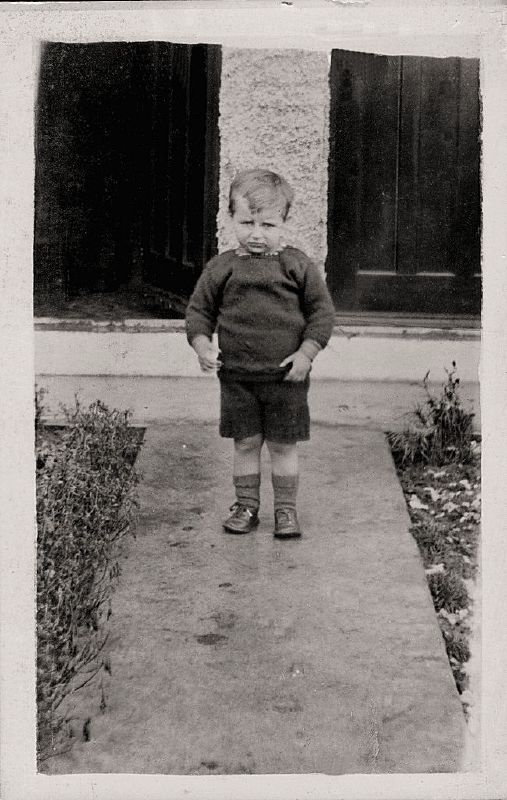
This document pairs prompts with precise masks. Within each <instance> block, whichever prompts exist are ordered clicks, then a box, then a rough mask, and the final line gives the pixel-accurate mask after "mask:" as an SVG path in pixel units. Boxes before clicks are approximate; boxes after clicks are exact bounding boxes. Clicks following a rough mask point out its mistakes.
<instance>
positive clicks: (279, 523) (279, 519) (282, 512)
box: [266, 441, 301, 538]
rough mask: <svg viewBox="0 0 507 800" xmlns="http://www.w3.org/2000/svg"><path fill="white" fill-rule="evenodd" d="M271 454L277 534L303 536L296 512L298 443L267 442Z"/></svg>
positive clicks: (282, 536)
mask: <svg viewBox="0 0 507 800" xmlns="http://www.w3.org/2000/svg"><path fill="white" fill-rule="evenodd" d="M266 444H267V446H268V450H269V453H270V456H271V470H272V480H273V493H274V506H275V531H274V533H275V536H277V537H279V538H290V537H295V536H301V529H300V527H299V522H298V518H297V514H296V499H297V490H298V478H299V475H298V451H297V444H296V443H293V444H282V443H281V442H271V441H267V442H266Z"/></svg>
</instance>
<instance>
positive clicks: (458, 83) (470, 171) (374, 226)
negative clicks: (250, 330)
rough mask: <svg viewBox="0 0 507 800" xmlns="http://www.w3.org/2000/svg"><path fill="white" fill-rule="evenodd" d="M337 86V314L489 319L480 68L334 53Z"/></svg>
mask: <svg viewBox="0 0 507 800" xmlns="http://www.w3.org/2000/svg"><path fill="white" fill-rule="evenodd" d="M330 82H331V141H330V162H329V163H330V170H329V217H328V252H329V257H328V264H327V272H328V280H329V285H330V289H331V291H332V293H333V296H334V299H335V303H336V306H337V308H338V309H339V310H343V311H372V312H391V313H396V312H403V313H412V314H421V313H422V314H453V315H459V314H472V315H473V314H479V313H480V297H481V287H480V178H479V174H480V169H479V163H480V140H479V135H480V107H479V62H478V61H477V60H476V59H459V58H447V59H437V58H426V57H424V58H423V57H412V56H410V57H405V56H403V57H401V56H399V57H397V56H378V55H371V54H364V53H354V52H348V51H342V50H334V51H333V54H332V60H331V75H330Z"/></svg>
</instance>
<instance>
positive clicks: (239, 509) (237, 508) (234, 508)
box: [229, 503, 254, 517]
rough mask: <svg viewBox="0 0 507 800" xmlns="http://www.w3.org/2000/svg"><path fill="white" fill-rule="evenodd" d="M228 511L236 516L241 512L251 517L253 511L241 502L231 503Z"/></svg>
mask: <svg viewBox="0 0 507 800" xmlns="http://www.w3.org/2000/svg"><path fill="white" fill-rule="evenodd" d="M229 511H232V513H233V514H234V515H235V516H238V517H239V516H241V515H242V514H248V516H249V517H253V515H254V514H253V511H252V510H251V509H250V508H248V506H244V505H242V503H233V504H232V506H231V507H230V509H229Z"/></svg>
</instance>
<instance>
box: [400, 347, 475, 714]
mask: <svg viewBox="0 0 507 800" xmlns="http://www.w3.org/2000/svg"><path fill="white" fill-rule="evenodd" d="M428 378H429V374H426V376H425V377H424V379H423V386H424V389H425V392H426V401H425V402H424V403H423V404H421V405H419V406H417V407H416V409H415V410H414V411H413V412H411V415H410V416H411V421H410V424H409V425H408V426H407V427H406V428H405V430H403V431H402V432H391V433H389V434H388V436H389V441H390V445H391V449H392V453H393V457H394V461H395V464H396V468H397V471H398V475H399V478H400V481H401V484H402V488H403V491H404V494H405V498H406V501H407V506H408V510H409V513H410V517H411V521H412V526H411V531H412V534H413V536H414V538H415V540H416V542H417V544H418V547H419V550H420V552H421V556H422V559H423V563H424V567H425V571H426V577H427V580H428V585H429V588H430V591H431V595H432V598H433V605H434V607H435V611H436V613H437V615H438V621H439V624H440V628H441V631H442V635H443V637H444V641H445V646H446V649H447V654H448V657H449V661H450V664H451V668H452V671H453V674H454V678H455V681H456V685H457V688H458V691H459V692H460V695H461V699H462V702H463V707H464V710H465V713H467V714H468V711H469V706H470V705H471V704H472V703H473V696H472V694H471V691H470V687H469V675H468V672H467V668H466V662H467V661H468V660H469V658H470V639H471V636H472V625H471V618H472V607H473V591H474V585H475V580H476V577H477V570H478V567H477V562H478V549H479V535H480V506H481V495H480V451H481V445H480V437H479V435H478V434H477V433H475V432H474V424H473V422H474V419H473V418H474V415H473V413H471V412H470V411H468V410H467V409H466V408H465V407H464V406H463V403H462V400H461V397H460V394H459V378H458V377H457V376H456V363H455V362H452V369H451V370H447V380H446V382H445V384H444V385H443V386H442V391H441V393H440V395H435V394H433V393H432V391H431V390H430V388H429V384H428Z"/></svg>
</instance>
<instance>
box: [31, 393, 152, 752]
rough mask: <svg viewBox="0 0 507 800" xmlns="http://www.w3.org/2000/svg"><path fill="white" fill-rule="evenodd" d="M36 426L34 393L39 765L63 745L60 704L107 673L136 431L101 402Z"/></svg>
mask: <svg viewBox="0 0 507 800" xmlns="http://www.w3.org/2000/svg"><path fill="white" fill-rule="evenodd" d="M65 414H66V425H65V426H63V427H61V428H60V429H55V428H51V427H48V426H46V425H45V424H44V422H43V409H42V406H41V393H40V392H39V393H38V394H37V396H36V443H35V444H36V459H37V476H36V484H37V528H38V536H37V715H38V719H37V722H38V747H37V750H38V758H39V762H40V761H43V760H44V759H46V758H47V757H48V756H50V755H52V754H54V753H55V752H57V751H58V749H61V747H62V746H63V745H64V742H65V739H66V735H67V734H68V730H69V729H68V723H69V720H68V718H67V714H66V712H65V711H62V708H64V707H65V703H64V700H65V699H66V698H67V697H68V696H69V695H70V694H72V693H73V692H75V691H77V690H78V689H79V688H80V687H81V686H82V685H84V684H85V683H88V682H89V681H91V680H92V679H93V678H94V677H95V675H97V674H98V673H99V672H100V671H101V670H102V669H106V670H107V669H108V664H107V662H106V661H105V660H101V657H100V653H101V651H102V649H103V647H104V644H105V642H106V640H107V619H108V617H109V615H110V613H111V595H112V591H113V588H114V584H115V581H116V580H117V578H118V576H119V572H120V567H119V556H120V553H121V548H122V543H123V541H124V539H125V537H126V536H127V535H128V533H129V532H130V531H131V523H132V520H133V514H134V511H135V507H136V500H135V486H136V484H137V481H138V475H137V473H136V472H135V470H134V461H135V457H136V454H137V451H138V448H139V445H140V442H141V437H140V432H139V430H135V429H132V428H131V427H130V425H129V415H128V413H120V412H119V411H110V410H109V409H108V408H107V407H106V406H105V405H103V404H102V403H101V402H100V401H97V402H95V403H93V404H92V405H91V406H90V407H89V408H88V409H83V408H82V407H81V406H80V405H79V403H77V402H76V407H75V409H73V410H71V411H69V410H66V412H65Z"/></svg>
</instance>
